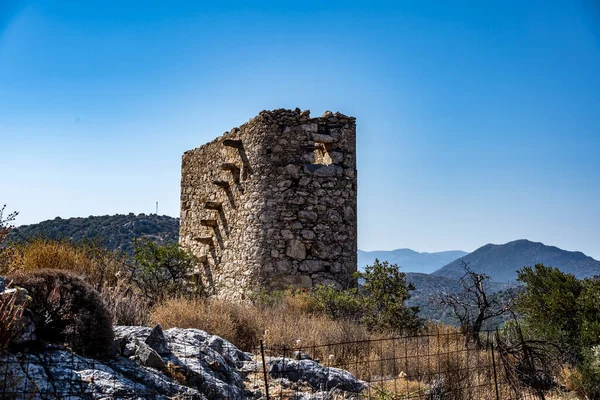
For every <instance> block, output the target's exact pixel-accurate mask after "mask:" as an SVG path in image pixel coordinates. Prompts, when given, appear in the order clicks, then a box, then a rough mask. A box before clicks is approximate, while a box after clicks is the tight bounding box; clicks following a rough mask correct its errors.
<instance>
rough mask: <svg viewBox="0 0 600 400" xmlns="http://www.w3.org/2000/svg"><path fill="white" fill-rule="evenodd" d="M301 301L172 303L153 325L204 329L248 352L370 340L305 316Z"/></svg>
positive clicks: (358, 331)
mask: <svg viewBox="0 0 600 400" xmlns="http://www.w3.org/2000/svg"><path fill="white" fill-rule="evenodd" d="M298 301H299V300H298V299H295V300H291V301H290V302H288V301H284V302H282V304H280V305H278V306H274V307H255V306H252V305H248V304H242V303H231V302H225V301H220V300H189V299H171V300H167V301H166V302H165V303H163V304H161V305H159V306H157V307H155V308H154V310H153V311H152V313H151V322H152V323H153V324H157V323H160V324H161V325H162V326H163V327H164V328H165V329H168V328H171V327H179V328H196V329H202V330H205V331H207V332H210V333H211V334H215V335H218V336H221V337H223V338H225V339H227V340H229V341H230V342H232V343H234V344H235V345H236V346H238V347H240V348H242V349H244V350H247V351H252V350H255V349H257V348H258V344H259V341H260V340H263V341H264V342H265V344H266V345H267V346H270V347H274V348H284V347H286V348H291V347H292V346H294V345H295V343H296V341H297V340H302V341H303V342H304V343H309V344H311V345H312V344H317V343H333V342H340V341H347V340H365V339H367V338H368V337H369V336H368V333H367V331H366V329H365V328H364V327H361V326H359V325H356V324H349V323H347V322H343V321H332V320H330V319H328V318H326V317H324V316H321V315H312V314H308V313H305V312H301V311H300V308H301V306H300V305H298V303H297V302H298Z"/></svg>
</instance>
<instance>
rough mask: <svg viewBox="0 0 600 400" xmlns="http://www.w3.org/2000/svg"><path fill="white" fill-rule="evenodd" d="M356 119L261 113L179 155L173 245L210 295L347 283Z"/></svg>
mask: <svg viewBox="0 0 600 400" xmlns="http://www.w3.org/2000/svg"><path fill="white" fill-rule="evenodd" d="M355 121H356V120H355V118H353V117H347V116H345V115H342V114H340V113H335V114H333V113H331V112H329V111H328V112H326V113H325V114H323V116H322V117H321V118H311V117H310V112H309V111H303V112H301V111H300V109H296V110H284V109H279V110H273V111H262V112H260V114H259V115H258V116H256V117H254V118H252V119H251V120H249V121H248V122H247V123H245V124H243V125H242V126H240V127H239V128H233V129H232V130H231V131H229V132H225V133H224V134H223V136H220V137H218V138H216V139H215V140H213V141H212V142H210V143H207V144H205V145H203V146H200V147H198V148H196V149H194V150H190V151H187V152H185V153H184V155H183V158H182V174H181V225H180V239H179V240H180V243H181V245H182V246H184V247H186V248H189V249H191V251H192V252H193V253H194V254H195V255H196V256H198V257H199V259H200V261H201V263H202V267H201V275H202V279H203V280H204V281H205V283H207V284H208V285H209V286H211V287H212V288H214V290H215V292H216V294H217V295H218V296H219V297H227V298H244V297H245V295H246V293H248V292H250V291H254V290H257V289H260V288H273V289H282V288H286V287H289V286H293V287H296V288H310V287H312V286H315V285H319V284H334V285H336V286H338V287H348V286H351V285H352V283H353V282H354V280H353V278H352V274H353V272H355V271H356V252H357V247H356V246H357V245H356V193H357V191H356V189H357V187H356V122H355Z"/></svg>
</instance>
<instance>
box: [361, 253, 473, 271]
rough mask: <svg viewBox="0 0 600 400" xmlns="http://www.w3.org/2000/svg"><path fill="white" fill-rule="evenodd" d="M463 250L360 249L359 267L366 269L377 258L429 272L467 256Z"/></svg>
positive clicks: (402, 266)
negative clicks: (433, 251) (422, 251)
mask: <svg viewBox="0 0 600 400" xmlns="http://www.w3.org/2000/svg"><path fill="white" fill-rule="evenodd" d="M467 254H468V253H467V252H464V251H461V250H451V251H440V252H437V253H419V252H417V251H414V250H411V249H397V250H389V251H388V250H378V251H362V250H359V251H358V269H359V270H361V271H364V269H365V267H366V266H367V265H372V264H373V263H374V262H375V259H378V260H379V261H387V262H389V263H390V264H397V265H398V266H400V267H401V270H402V271H403V272H418V273H422V274H429V273H431V272H433V271H436V270H438V269H440V268H441V267H443V266H444V265H446V264H448V263H450V262H452V261H454V260H456V259H458V258H461V257H463V256H466V255H467Z"/></svg>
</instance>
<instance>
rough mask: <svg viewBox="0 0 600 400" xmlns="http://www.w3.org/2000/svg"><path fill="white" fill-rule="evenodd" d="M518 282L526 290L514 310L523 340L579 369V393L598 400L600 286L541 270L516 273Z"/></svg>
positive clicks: (554, 270)
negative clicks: (519, 316) (540, 343)
mask: <svg viewBox="0 0 600 400" xmlns="http://www.w3.org/2000/svg"><path fill="white" fill-rule="evenodd" d="M518 280H519V281H520V282H522V283H524V284H525V290H524V291H523V293H522V294H521V295H520V297H519V299H518V302H517V307H518V310H519V311H520V312H521V313H522V315H523V326H524V328H525V329H524V330H525V332H526V334H527V335H528V336H530V337H532V338H534V339H536V340H539V341H543V342H545V343H549V344H551V345H552V346H554V347H556V348H558V349H559V352H558V354H560V357H561V358H562V360H563V361H564V362H567V363H568V364H569V365H571V366H573V367H575V368H576V369H577V374H576V375H575V376H576V377H577V379H576V385H577V387H578V390H579V391H580V392H581V393H582V394H583V395H585V396H586V397H587V398H589V399H600V351H598V349H599V346H600V280H598V279H584V280H578V279H577V278H576V277H575V276H574V275H571V274H566V273H564V272H562V271H560V270H559V269H557V268H552V267H548V266H545V265H543V264H537V265H535V266H534V267H533V268H531V267H525V268H523V269H521V270H519V271H518Z"/></svg>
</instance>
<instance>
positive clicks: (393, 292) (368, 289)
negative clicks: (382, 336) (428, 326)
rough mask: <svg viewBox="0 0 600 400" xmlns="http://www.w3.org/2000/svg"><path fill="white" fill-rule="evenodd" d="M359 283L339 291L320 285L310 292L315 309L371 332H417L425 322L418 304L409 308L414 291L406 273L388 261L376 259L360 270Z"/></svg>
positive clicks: (358, 274) (358, 273) (357, 276)
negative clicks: (356, 323)
mask: <svg viewBox="0 0 600 400" xmlns="http://www.w3.org/2000/svg"><path fill="white" fill-rule="evenodd" d="M356 278H357V279H358V281H359V284H360V286H359V287H358V288H351V289H346V290H339V289H337V288H335V287H333V286H318V287H316V288H315V289H313V291H312V293H311V300H312V308H313V309H314V310H315V311H317V312H320V313H323V314H325V315H327V316H328V317H330V318H332V319H345V320H353V321H359V322H361V323H363V324H365V325H366V326H367V327H368V328H369V329H370V330H372V331H393V332H396V333H403V334H414V333H416V332H417V331H418V330H419V329H420V328H421V327H422V326H423V321H422V320H421V319H420V318H419V317H417V313H418V312H419V308H418V307H408V306H407V305H406V300H408V299H410V292H411V291H412V290H414V289H415V288H414V286H413V285H412V284H411V283H407V281H406V274H405V273H403V272H400V270H399V269H398V266H397V265H395V264H393V265H390V264H389V263H388V262H387V261H384V262H380V261H379V260H375V263H374V264H373V265H370V266H367V267H366V268H365V272H357V273H356Z"/></svg>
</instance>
